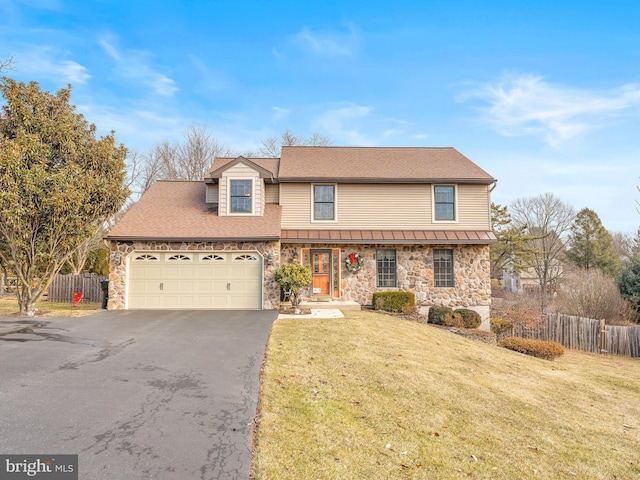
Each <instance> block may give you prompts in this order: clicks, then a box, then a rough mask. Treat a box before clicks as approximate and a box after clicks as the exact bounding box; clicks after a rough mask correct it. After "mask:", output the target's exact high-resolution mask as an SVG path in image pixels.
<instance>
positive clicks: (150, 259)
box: [134, 254, 158, 262]
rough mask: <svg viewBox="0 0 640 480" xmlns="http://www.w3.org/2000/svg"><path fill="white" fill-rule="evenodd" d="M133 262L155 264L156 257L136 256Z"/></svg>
mask: <svg viewBox="0 0 640 480" xmlns="http://www.w3.org/2000/svg"><path fill="white" fill-rule="evenodd" d="M134 260H135V261H137V262H157V261H158V257H156V256H155V255H148V254H144V255H138V256H137V257H136V258H134Z"/></svg>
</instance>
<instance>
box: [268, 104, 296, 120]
mask: <svg viewBox="0 0 640 480" xmlns="http://www.w3.org/2000/svg"><path fill="white" fill-rule="evenodd" d="M271 109H272V110H273V120H282V119H283V118H286V117H288V116H289V114H290V113H291V110H288V109H286V108H281V107H271Z"/></svg>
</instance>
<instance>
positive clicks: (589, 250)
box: [566, 208, 620, 276]
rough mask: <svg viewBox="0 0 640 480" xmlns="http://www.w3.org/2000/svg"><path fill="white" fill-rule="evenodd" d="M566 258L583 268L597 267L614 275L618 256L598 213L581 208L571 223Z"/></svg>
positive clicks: (616, 269)
mask: <svg viewBox="0 0 640 480" xmlns="http://www.w3.org/2000/svg"><path fill="white" fill-rule="evenodd" d="M566 255H567V260H569V261H570V262H571V263H573V264H574V265H576V266H578V267H579V268H583V269H585V270H589V269H592V268H597V269H600V270H602V271H603V272H604V273H606V274H608V275H611V276H614V275H615V274H616V273H617V272H618V270H619V269H620V258H619V257H618V255H617V254H616V251H615V249H614V248H613V240H612V238H611V235H610V234H609V232H607V230H606V229H605V228H604V226H603V225H602V222H601V221H600V217H598V214H597V213H596V212H594V211H593V210H591V209H589V208H583V209H582V210H580V211H579V212H578V215H576V218H575V220H574V221H573V224H572V225H571V234H570V236H569V249H568V250H567V252H566Z"/></svg>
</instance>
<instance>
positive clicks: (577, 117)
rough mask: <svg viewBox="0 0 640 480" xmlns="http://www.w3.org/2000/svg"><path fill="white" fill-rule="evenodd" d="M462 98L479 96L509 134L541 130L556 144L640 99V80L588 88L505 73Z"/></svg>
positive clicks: (485, 112)
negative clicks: (602, 87) (607, 86)
mask: <svg viewBox="0 0 640 480" xmlns="http://www.w3.org/2000/svg"><path fill="white" fill-rule="evenodd" d="M457 100H459V101H469V100H480V101H481V102H483V103H485V104H486V105H485V106H482V107H480V108H479V110H480V112H481V113H482V116H483V119H484V120H485V121H486V122H488V123H489V124H490V125H491V126H492V127H493V128H494V129H495V130H496V131H498V132H499V133H500V134H502V135H505V136H524V135H536V136H541V137H542V138H543V139H544V141H545V142H546V143H547V144H549V145H552V146H555V145H558V144H559V143H561V142H563V141H566V140H569V139H572V138H574V137H576V136H578V135H581V134H583V133H585V132H587V131H589V130H592V129H594V128H598V126H600V125H602V124H603V122H604V120H606V119H608V118H611V117H614V116H617V115H620V114H621V113H623V112H624V111H625V110H629V109H631V108H633V107H636V106H638V105H640V85H637V84H628V85H623V86H621V87H619V88H615V89H610V90H603V91H597V90H587V89H580V88H572V87H567V86H564V85H556V84H552V83H549V82H547V81H545V80H544V79H543V78H542V77H540V76H535V75H519V76H513V75H506V76H504V77H503V78H502V79H501V80H500V81H498V82H496V83H493V84H484V85H480V86H476V87H474V88H471V89H468V90H467V91H465V92H464V93H462V94H461V95H459V96H458V98H457Z"/></svg>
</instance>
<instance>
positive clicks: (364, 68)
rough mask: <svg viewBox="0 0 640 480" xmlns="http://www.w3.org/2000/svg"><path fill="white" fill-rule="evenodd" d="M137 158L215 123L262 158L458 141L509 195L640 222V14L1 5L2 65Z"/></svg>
mask: <svg viewBox="0 0 640 480" xmlns="http://www.w3.org/2000/svg"><path fill="white" fill-rule="evenodd" d="M11 55H13V56H14V61H15V68H16V70H15V71H13V72H10V75H11V76H12V77H13V78H16V79H18V80H23V81H28V80H36V81H38V82H39V83H40V85H41V86H42V88H43V89H46V90H51V91H55V90H57V89H59V88H61V87H64V86H66V85H67V84H68V83H71V84H72V85H73V91H72V103H74V104H75V105H77V107H78V111H80V112H81V113H84V114H85V115H86V116H87V118H88V119H89V120H90V121H91V122H93V123H95V124H96V126H97V127H98V129H99V131H101V132H108V131H109V130H112V129H113V130H115V131H116V136H117V138H118V140H119V141H121V142H122V143H124V144H125V145H126V146H127V147H129V148H130V149H135V150H139V151H145V150H147V149H148V148H149V147H151V146H152V145H153V144H154V143H156V142H158V141H160V140H163V139H169V140H174V139H178V138H180V136H181V134H182V133H183V132H184V131H185V129H186V128H187V127H189V126H190V125H196V126H205V127H206V128H207V129H208V130H209V131H210V132H211V133H212V134H213V135H214V136H216V138H217V139H218V140H219V142H221V143H222V144H224V145H226V146H228V147H230V148H233V149H237V150H240V151H247V150H254V151H255V150H257V149H258V148H259V146H260V141H261V140H262V139H264V138H266V137H269V136H274V135H278V134H279V133H280V132H281V131H282V130H283V129H284V128H286V127H288V128H290V129H291V130H292V131H293V132H294V133H297V134H303V135H308V134H310V133H312V132H314V131H318V132H320V133H322V134H324V135H327V136H329V137H331V138H332V139H333V140H334V144H335V145H367V146H453V147H455V148H457V149H458V150H459V151H460V152H462V153H463V154H465V155H466V156H468V157H469V158H470V159H472V160H473V161H475V162H476V163H478V164H479V165H480V166H481V167H482V168H484V169H485V170H487V171H488V172H489V173H490V174H492V175H493V176H494V177H496V178H498V180H499V182H498V186H497V188H496V189H495V190H494V193H493V197H492V199H493V201H495V202H497V203H501V204H509V203H511V201H513V200H514V199H516V198H520V197H531V196H537V195H539V194H541V193H545V192H552V193H554V194H555V195H556V196H558V197H559V198H560V199H562V200H563V201H565V202H566V203H568V204H570V205H572V206H573V207H574V208H575V209H576V211H577V210H580V209H581V208H583V207H589V208H592V209H593V210H595V211H596V212H597V213H598V215H599V216H600V218H601V219H602V221H603V223H604V225H605V227H607V228H608V229H609V230H612V231H622V232H629V233H631V232H635V231H636V230H637V228H638V226H640V214H639V213H638V212H637V210H636V207H637V203H636V201H637V200H640V192H638V191H637V189H636V187H637V185H638V184H640V179H639V177H640V158H639V155H640V129H639V128H638V127H639V125H640V122H639V121H638V120H639V119H640V2H637V1H626V0H617V1H614V2H601V1H598V2H595V1H590V0H582V1H562V0H556V1H554V2H550V1H543V0H538V1H536V2H530V1H528V2H519V1H514V0H512V1H508V2H507V1H504V2H503V1H490V2H480V1H453V0H451V1H429V0H423V1H399V2H389V1H378V0H367V1H353V0H341V1H329V0H324V1H322V2H307V1H302V0H298V1H277V0H274V1H272V2H259V1H243V0H235V1H232V0H230V1H182V2H176V1H174V2H169V1H161V0H156V1H148V0H129V1H108V0H103V1H88V0H85V1H64V0H24V1H14V0H0V59H6V58H8V57H10V56H11Z"/></svg>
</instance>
